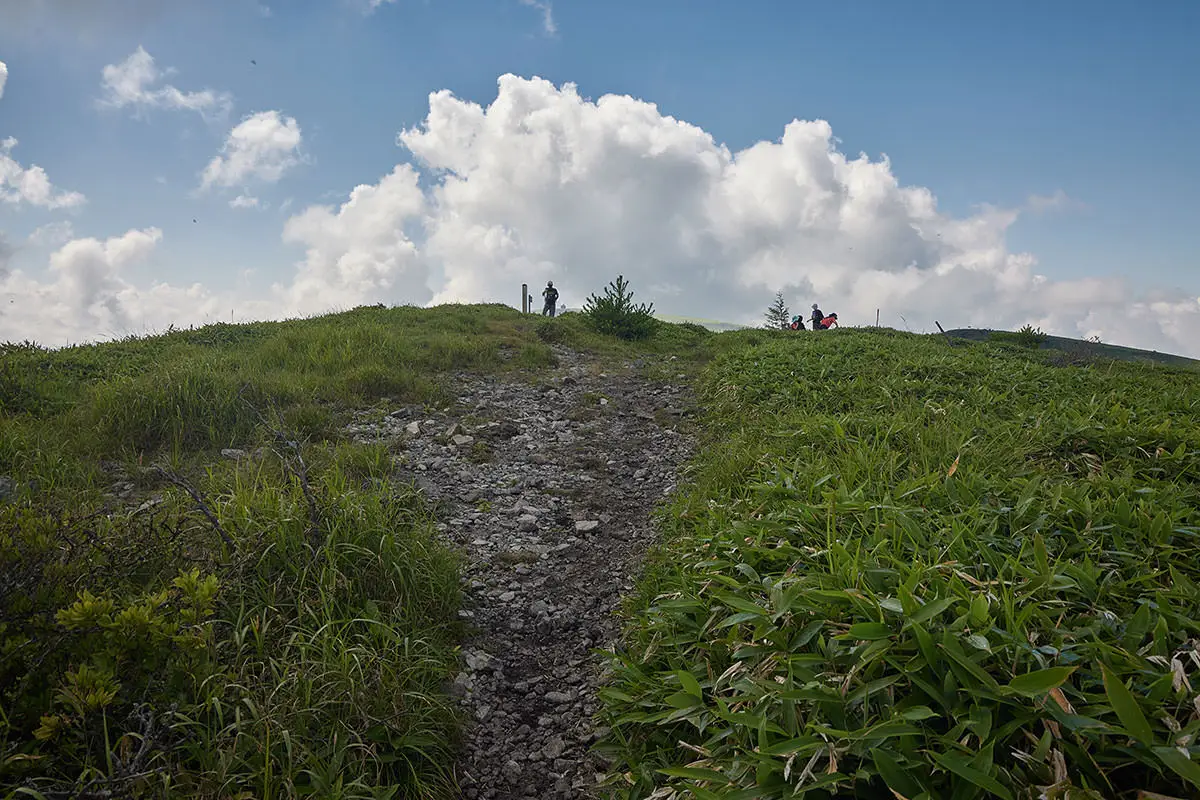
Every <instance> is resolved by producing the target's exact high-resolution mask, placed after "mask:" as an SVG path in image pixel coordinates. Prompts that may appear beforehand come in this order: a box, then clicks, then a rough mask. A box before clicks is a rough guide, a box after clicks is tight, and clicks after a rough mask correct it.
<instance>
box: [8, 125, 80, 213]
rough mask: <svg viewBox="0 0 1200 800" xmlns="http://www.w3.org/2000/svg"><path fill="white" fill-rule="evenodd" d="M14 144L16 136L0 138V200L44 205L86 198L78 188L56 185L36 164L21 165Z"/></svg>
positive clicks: (65, 204) (69, 205)
mask: <svg viewBox="0 0 1200 800" xmlns="http://www.w3.org/2000/svg"><path fill="white" fill-rule="evenodd" d="M16 146H17V140H16V139H14V138H13V137H11V136H10V137H8V138H7V139H3V140H0V202H4V203H8V204H9V205H20V204H21V203H28V204H29V205H32V206H37V207H38V208H45V209H58V208H74V207H76V206H81V205H83V204H84V202H86V198H84V196H83V195H82V194H80V193H79V192H70V191H62V190H61V189H56V188H55V187H54V185H53V184H52V183H50V178H49V176H48V175H46V170H44V169H42V168H41V167H39V166H38V165H36V164H34V165H33V166H31V167H24V166H22V165H21V164H20V162H18V161H17V160H16V159H15V158H13V156H12V151H13V150H14V149H15V148H16Z"/></svg>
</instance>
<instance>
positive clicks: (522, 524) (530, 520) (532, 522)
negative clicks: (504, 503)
mask: <svg viewBox="0 0 1200 800" xmlns="http://www.w3.org/2000/svg"><path fill="white" fill-rule="evenodd" d="M517 528H518V529H519V530H521V531H523V532H525V533H532V532H533V531H536V530H537V529H538V518H537V517H535V516H534V515H533V514H522V515H521V516H519V517H517Z"/></svg>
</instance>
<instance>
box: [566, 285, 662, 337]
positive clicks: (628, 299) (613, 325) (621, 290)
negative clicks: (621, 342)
mask: <svg viewBox="0 0 1200 800" xmlns="http://www.w3.org/2000/svg"><path fill="white" fill-rule="evenodd" d="M583 315H584V316H585V317H586V318H587V320H588V322H589V323H590V324H591V325H592V327H593V328H594V329H595V330H596V331H597V332H598V333H602V334H606V335H610V336H616V337H617V338H620V339H630V340H638V339H648V338H650V337H651V336H653V335H654V333H655V331H657V330H658V326H659V324H660V323H659V321H658V320H657V319H655V318H654V304H653V303H650V304H646V303H638V304H635V303H634V302H633V292H632V291H631V290H630V289H629V282H628V281H626V280H625V277H624V276H622V275H618V276H617V279H616V280H615V281H613V282H612V283H610V284H609V285H608V286H606V287H605V289H604V294H603V296H599V297H598V296H596V295H594V294H593V295H591V296H590V297H588V299H587V303H585V304H584V307H583Z"/></svg>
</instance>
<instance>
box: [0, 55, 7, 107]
mask: <svg viewBox="0 0 1200 800" xmlns="http://www.w3.org/2000/svg"><path fill="white" fill-rule="evenodd" d="M6 83H8V64H5V63H4V62H3V61H0V100H3V99H4V85H5V84H6Z"/></svg>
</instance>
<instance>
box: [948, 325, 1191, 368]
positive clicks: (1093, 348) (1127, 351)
mask: <svg viewBox="0 0 1200 800" xmlns="http://www.w3.org/2000/svg"><path fill="white" fill-rule="evenodd" d="M946 333H947V334H948V335H949V336H951V337H953V338H956V339H966V340H968V341H972V342H986V341H989V340H991V341H995V340H996V339H1003V338H1005V337H1007V336H1013V335H1014V334H1012V333H1010V332H1008V331H995V330H991V329H988V328H956V329H954V330H951V331H946ZM939 335H940V334H939ZM1041 347H1042V349H1049V350H1061V351H1063V352H1065V353H1069V354H1071V355H1078V356H1083V357H1085V358H1110V359H1113V360H1114V361H1133V362H1141V363H1150V364H1165V365H1168V366H1175V367H1192V368H1200V361H1197V360H1196V359H1194V358H1187V357H1185V356H1179V355H1173V354H1171V353H1160V352H1158V351H1157V350H1139V349H1137V348H1135V347H1122V346H1121V345H1115V344H1102V343H1099V342H1089V341H1085V340H1081V339H1069V338H1067V337H1064V336H1049V335H1047V336H1046V338H1045V340H1044V341H1043V342H1042V345H1041Z"/></svg>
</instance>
